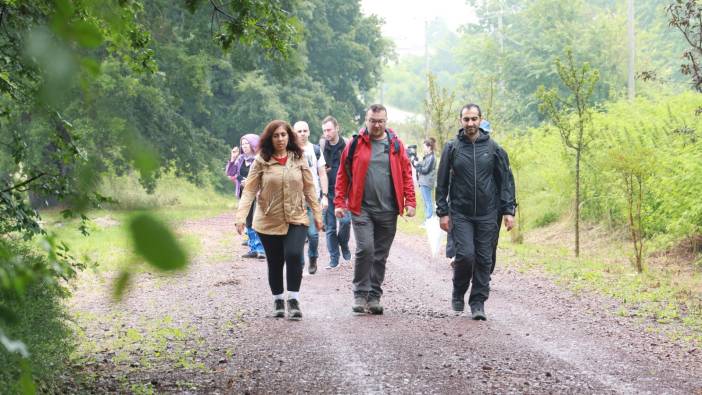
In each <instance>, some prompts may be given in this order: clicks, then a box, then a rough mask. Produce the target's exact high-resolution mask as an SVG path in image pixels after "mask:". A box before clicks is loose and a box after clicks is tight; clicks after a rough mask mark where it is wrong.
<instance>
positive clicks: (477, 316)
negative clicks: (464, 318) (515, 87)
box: [471, 313, 487, 321]
mask: <svg viewBox="0 0 702 395" xmlns="http://www.w3.org/2000/svg"><path fill="white" fill-rule="evenodd" d="M471 318H472V319H473V320H474V321H487V317H486V316H485V314H480V313H478V314H473V316H472V317H471Z"/></svg>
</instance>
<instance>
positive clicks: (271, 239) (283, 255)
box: [258, 225, 307, 295]
mask: <svg viewBox="0 0 702 395" xmlns="http://www.w3.org/2000/svg"><path fill="white" fill-rule="evenodd" d="M258 236H259V237H260V238H261V243H262V244H263V249H264V250H266V261H268V285H270V287H271V292H272V293H273V295H280V294H282V293H283V291H284V290H285V288H283V265H285V264H287V268H286V270H285V274H286V277H287V280H288V291H292V292H299V291H300V284H301V283H302V267H303V266H304V263H305V257H304V250H305V239H306V238H307V226H305V225H290V227H289V228H288V234H286V235H265V234H263V233H259V234H258Z"/></svg>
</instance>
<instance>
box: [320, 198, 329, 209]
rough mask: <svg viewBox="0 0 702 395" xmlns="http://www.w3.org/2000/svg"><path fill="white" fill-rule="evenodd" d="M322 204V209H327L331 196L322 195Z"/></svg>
mask: <svg viewBox="0 0 702 395" xmlns="http://www.w3.org/2000/svg"><path fill="white" fill-rule="evenodd" d="M320 204H321V205H322V210H324V209H326V208H327V207H329V198H328V197H326V196H322V201H321V202H320Z"/></svg>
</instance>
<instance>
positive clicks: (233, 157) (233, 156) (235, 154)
mask: <svg viewBox="0 0 702 395" xmlns="http://www.w3.org/2000/svg"><path fill="white" fill-rule="evenodd" d="M238 157H239V147H234V148H232V154H231V156H230V157H229V158H230V159H229V161H230V162H234V161H235V160H236V158H238Z"/></svg>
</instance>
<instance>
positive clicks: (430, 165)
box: [414, 154, 435, 174]
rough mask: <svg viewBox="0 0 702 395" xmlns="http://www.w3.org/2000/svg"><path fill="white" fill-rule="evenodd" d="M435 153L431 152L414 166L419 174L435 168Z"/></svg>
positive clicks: (427, 172)
mask: <svg viewBox="0 0 702 395" xmlns="http://www.w3.org/2000/svg"><path fill="white" fill-rule="evenodd" d="M434 162H435V160H434V154H429V155H427V156H425V157H424V159H422V162H421V163H417V165H416V166H415V167H414V168H415V169H417V173H419V174H429V173H431V172H432V171H433V170H434Z"/></svg>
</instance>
